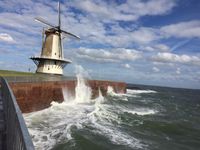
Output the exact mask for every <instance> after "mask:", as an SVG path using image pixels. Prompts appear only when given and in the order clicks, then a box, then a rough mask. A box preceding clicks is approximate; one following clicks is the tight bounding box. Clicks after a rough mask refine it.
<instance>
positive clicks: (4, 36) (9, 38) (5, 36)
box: [0, 33, 15, 43]
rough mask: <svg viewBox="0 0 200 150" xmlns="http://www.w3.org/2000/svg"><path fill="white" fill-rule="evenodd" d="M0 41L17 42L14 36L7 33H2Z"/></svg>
mask: <svg viewBox="0 0 200 150" xmlns="http://www.w3.org/2000/svg"><path fill="white" fill-rule="evenodd" d="M0 41H5V42H11V43H13V42H15V40H14V39H13V38H12V36H10V35H9V34H7V33H0Z"/></svg>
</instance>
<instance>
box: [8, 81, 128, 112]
mask: <svg viewBox="0 0 200 150" xmlns="http://www.w3.org/2000/svg"><path fill="white" fill-rule="evenodd" d="M9 85H10V87H11V88H12V90H13V93H14V95H15V97H16V100H17V102H18V105H19V107H20V109H21V111H22V112H23V113H25V112H33V111H38V110H41V109H44V108H47V107H49V106H50V103H51V102H52V101H57V102H62V101H63V99H64V98H63V94H62V88H67V90H68V91H69V92H70V94H71V95H72V96H73V95H74V93H75V87H76V81H74V80H71V81H52V82H40V83H39V82H36V83H30V82H24V83H21V82H20V83H17V82H16V83H9ZM88 85H89V86H90V87H91V89H92V97H93V98H95V97H97V96H98V94H99V89H100V90H101V92H102V94H103V95H104V96H105V95H106V92H107V87H108V86H112V87H113V88H114V90H115V92H116V93H125V92H126V84H125V83H123V82H112V81H97V80H90V81H88Z"/></svg>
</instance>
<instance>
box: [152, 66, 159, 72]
mask: <svg viewBox="0 0 200 150" xmlns="http://www.w3.org/2000/svg"><path fill="white" fill-rule="evenodd" d="M152 70H153V71H154V72H159V71H160V69H159V68H157V67H153V68H152Z"/></svg>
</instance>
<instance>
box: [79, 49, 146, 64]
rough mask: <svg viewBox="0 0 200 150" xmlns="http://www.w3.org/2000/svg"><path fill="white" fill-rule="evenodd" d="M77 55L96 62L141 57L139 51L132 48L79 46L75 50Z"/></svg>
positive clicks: (129, 59)
mask: <svg viewBox="0 0 200 150" xmlns="http://www.w3.org/2000/svg"><path fill="white" fill-rule="evenodd" d="M76 54H77V57H80V58H85V59H88V60H92V61H96V62H120V61H123V60H126V61H135V60H137V59H139V58H141V57H142V55H141V52H138V51H136V50H133V49H125V48H121V49H120V48H118V49H111V50H104V49H89V48H83V47H82V48H80V49H79V50H78V51H77V53H76Z"/></svg>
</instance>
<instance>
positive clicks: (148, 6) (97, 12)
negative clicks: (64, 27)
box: [71, 0, 176, 21]
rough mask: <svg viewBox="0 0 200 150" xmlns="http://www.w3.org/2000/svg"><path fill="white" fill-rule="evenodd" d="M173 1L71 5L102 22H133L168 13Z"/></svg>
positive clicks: (96, 2) (87, 1)
mask: <svg viewBox="0 0 200 150" xmlns="http://www.w3.org/2000/svg"><path fill="white" fill-rule="evenodd" d="M175 2H176V1H175V0H171V1H169V0H149V1H142V0H135V1H133V0H127V1H126V3H122V4H118V3H117V2H115V1H112V2H110V1H108V2H106V1H100V0H97V1H89V0H82V1H79V0H75V2H73V3H71V5H72V6H76V7H78V8H79V9H81V10H84V11H87V12H89V14H90V15H92V16H94V17H95V16H101V18H103V19H104V20H108V19H109V20H122V21H135V20H137V19H138V18H140V17H142V16H146V15H162V14H165V13H168V12H169V11H171V10H172V8H173V7H174V6H175V5H176V3H175Z"/></svg>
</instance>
